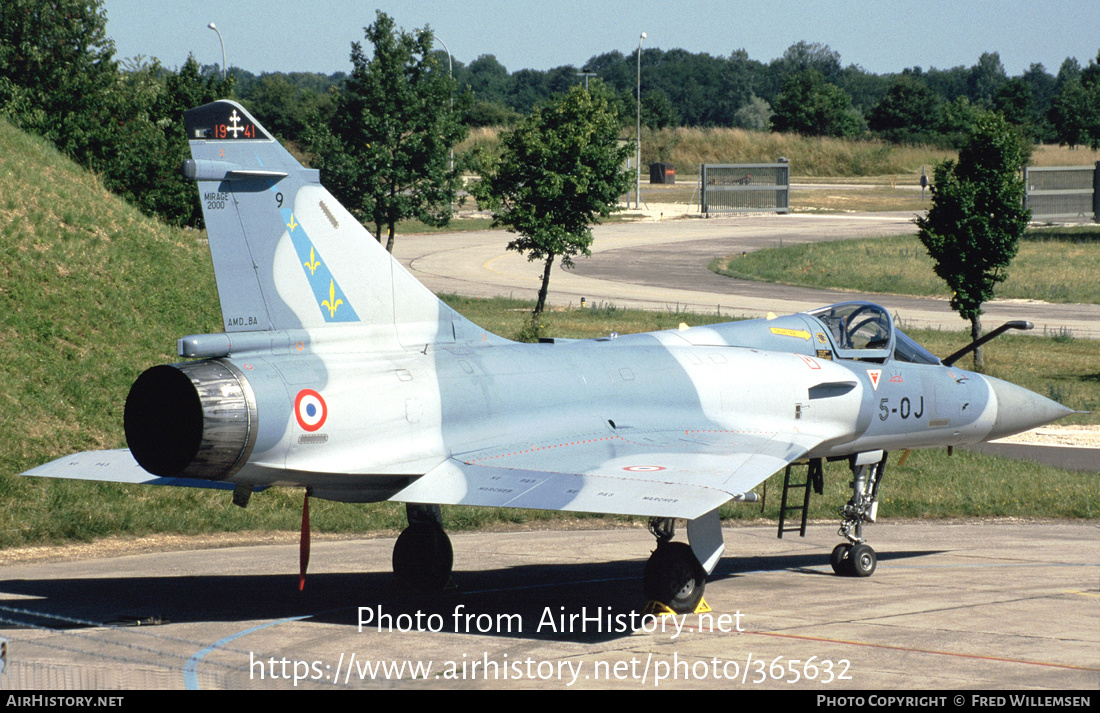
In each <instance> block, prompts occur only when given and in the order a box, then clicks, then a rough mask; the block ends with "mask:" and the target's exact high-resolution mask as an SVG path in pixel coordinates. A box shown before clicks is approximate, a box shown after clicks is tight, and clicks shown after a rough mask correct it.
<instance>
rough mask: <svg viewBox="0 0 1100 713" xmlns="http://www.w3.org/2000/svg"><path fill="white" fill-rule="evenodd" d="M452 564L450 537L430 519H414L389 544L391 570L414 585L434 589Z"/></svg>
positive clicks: (446, 576) (442, 584) (441, 585)
mask: <svg viewBox="0 0 1100 713" xmlns="http://www.w3.org/2000/svg"><path fill="white" fill-rule="evenodd" d="M453 565H454V549H452V547H451V538H449V537H447V533H446V532H444V531H443V528H442V527H440V526H439V525H438V524H436V523H434V522H414V523H412V524H411V525H409V526H408V527H406V528H405V529H404V530H402V531H401V534H400V535H399V536H398V538H397V542H395V543H394V545H393V573H394V574H396V575H397V576H398V577H400V578H401V579H403V580H405V581H406V582H408V583H409V584H411V585H413V586H414V587H416V588H417V589H422V590H424V591H428V592H438V591H440V590H442V589H443V588H444V587H445V586H447V582H448V581H449V580H450V578H451V567H452V566H453Z"/></svg>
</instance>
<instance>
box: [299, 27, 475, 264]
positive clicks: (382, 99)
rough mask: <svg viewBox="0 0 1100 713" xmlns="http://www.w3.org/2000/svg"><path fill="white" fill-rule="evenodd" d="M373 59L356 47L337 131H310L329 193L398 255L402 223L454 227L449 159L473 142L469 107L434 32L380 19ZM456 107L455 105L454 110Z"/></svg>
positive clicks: (337, 110) (454, 179)
mask: <svg viewBox="0 0 1100 713" xmlns="http://www.w3.org/2000/svg"><path fill="white" fill-rule="evenodd" d="M365 37H366V39H367V40H368V41H369V42H370V43H371V44H372V45H373V46H374V56H373V57H371V58H368V57H367V56H366V55H365V54H364V53H363V48H362V46H361V45H360V43H358V42H354V43H352V46H351V62H352V66H353V69H352V73H351V76H349V77H348V79H347V82H346V84H345V85H344V88H343V90H342V91H340V92H339V93H338V94H337V96H336V98H335V101H334V107H333V116H332V119H331V120H330V121H329V123H328V126H327V127H315V128H314V129H312V130H311V131H310V132H308V133H307V135H306V138H307V142H308V144H309V146H310V148H311V149H312V150H313V151H314V152H315V153H316V154H317V158H316V159H315V160H314V162H313V165H314V166H315V167H316V168H319V169H321V171H322V176H323V177H324V179H325V185H326V186H327V187H328V189H329V190H331V191H332V193H333V194H334V195H335V196H336V198H338V199H339V200H340V201H341V202H343V203H344V205H346V206H347V207H348V209H349V210H350V211H351V212H352V213H353V214H354V215H355V216H356V217H357V218H359V219H360V220H363V221H365V222H369V223H372V224H373V225H374V228H375V236H376V237H377V238H378V241H379V242H382V240H383V239H382V236H383V234H386V236H387V238H386V240H385V245H386V249H387V250H389V251H391V252H392V251H393V241H394V230H395V227H396V225H397V223H398V222H399V221H402V220H407V219H410V218H415V219H418V220H421V221H423V222H424V223H427V224H429V225H435V226H442V225H446V224H447V222H448V221H449V220H450V217H451V214H452V204H453V202H454V200H455V195H456V193H457V190H458V186H459V182H460V179H461V176H460V175H459V172H458V171H457V170H455V168H454V167H453V166H451V165H450V161H449V152H450V150H451V149H452V148H453V147H454V145H455V144H457V143H458V142H459V141H461V140H462V139H463V138H465V136H466V128H465V127H464V126H463V125H462V123H461V122H460V121H459V119H458V117H459V115H460V114H461V112H462V111H463V108H464V104H463V101H462V100H461V99H460V98H459V99H456V98H455V82H454V80H453V79H451V77H450V76H448V74H447V68H446V67H443V66H441V65H440V63H439V61H438V58H437V56H436V55H435V54H434V53H433V52H432V42H433V35H432V31H431V30H430V29H429V28H427V27H425V28H424V29H422V30H415V31H413V32H405V31H404V30H401V31H398V30H396V29H395V25H394V21H393V20H392V19H391V18H390V17H389V16H387V15H386V14H385V13H383V12H381V11H379V12H378V16H377V19H376V20H375V22H374V24H373V25H371V26H370V27H367V28H366V29H365ZM452 102H453V104H452Z"/></svg>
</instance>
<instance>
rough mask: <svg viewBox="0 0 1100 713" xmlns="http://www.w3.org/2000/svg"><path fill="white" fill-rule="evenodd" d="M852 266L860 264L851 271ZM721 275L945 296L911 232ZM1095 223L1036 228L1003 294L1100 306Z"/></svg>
mask: <svg viewBox="0 0 1100 713" xmlns="http://www.w3.org/2000/svg"><path fill="white" fill-rule="evenodd" d="M852 266H858V268H857V269H853V268H852ZM710 268H711V269H712V270H714V271H715V272H717V273H719V274H721V275H727V276H729V277H738V278H741V279H749V280H761V281H764V282H778V283H782V284H786V285H802V286H806V287H820V288H831V289H845V290H854V291H857V292H880V293H886V294H900V295H917V296H929V297H950V292H949V291H948V289H947V286H946V284H945V283H944V282H943V280H941V279H940V278H938V277H936V274H935V273H934V272H933V271H932V260H931V258H929V257H928V253H927V252H926V251H925V249H924V246H923V245H921V243H920V240H918V239H917V237H916V234H915V233H914V234H913V235H899V236H895V237H886V238H870V239H866V240H837V241H831V242H825V243H806V244H803V245H794V246H789V247H783V248H769V249H765V250H757V251H755V252H752V253H749V254H748V255H744V256H736V257H732V258H718V259H716V260H714V261H713V262H712V263H711V265H710ZM1097 275H1100V226H1082V227H1078V228H1037V229H1034V230H1032V231H1029V232H1028V234H1027V236H1026V237H1025V239H1024V240H1023V241H1021V243H1020V252H1019V254H1018V255H1017V256H1016V258H1015V259H1014V260H1013V261H1012V264H1011V265H1010V266H1009V268H1008V279H1007V280H1006V281H1005V282H1003V283H1002V284H1000V285H998V287H997V291H996V294H997V297H998V298H1001V299H1032V300H1042V301H1044V302H1056V303H1067V302H1069V303H1085V304H1100V281H1098V280H1097V279H1096V276H1097Z"/></svg>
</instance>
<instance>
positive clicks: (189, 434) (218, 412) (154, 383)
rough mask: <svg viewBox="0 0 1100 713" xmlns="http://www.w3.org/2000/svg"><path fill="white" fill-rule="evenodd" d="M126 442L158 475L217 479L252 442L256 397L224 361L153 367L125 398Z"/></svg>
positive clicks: (237, 463) (242, 458)
mask: <svg viewBox="0 0 1100 713" xmlns="http://www.w3.org/2000/svg"><path fill="white" fill-rule="evenodd" d="M123 420H124V424H125V428H126V443H127V445H129V447H130V452H131V453H132V454H133V456H134V460H136V461H137V462H138V464H139V465H140V466H141V467H142V468H144V469H145V470H147V471H149V472H150V473H152V474H153V475H158V476H161V477H165V478H167V477H180V478H202V479H205V480H222V479H224V478H227V477H229V476H230V475H232V474H233V473H235V472H237V470H239V469H240V468H241V467H242V466H243V465H244V464H245V463H246V462H247V461H248V456H249V455H251V453H252V447H253V446H254V445H255V443H256V431H257V429H256V399H255V396H254V395H253V393H252V388H251V386H249V384H248V380H247V379H245V378H244V374H242V373H241V372H240V371H238V370H237V369H236V368H235V367H234V366H233V365H232V364H230V363H229V362H225V361H221V360H206V361H196V362H187V363H183V364H166V365H162V366H154V367H153V368H151V369H148V370H146V371H145V372H144V373H143V374H142V375H141V376H139V377H138V379H137V381H135V382H134V385H133V386H132V387H130V394H129V395H128V396H127V397H126V412H125V416H124V419H123Z"/></svg>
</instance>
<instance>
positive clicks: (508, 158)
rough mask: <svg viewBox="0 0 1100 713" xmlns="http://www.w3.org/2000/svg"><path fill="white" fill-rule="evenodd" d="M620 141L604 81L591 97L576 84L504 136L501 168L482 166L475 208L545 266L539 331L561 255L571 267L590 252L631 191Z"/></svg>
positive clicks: (627, 150)
mask: <svg viewBox="0 0 1100 713" xmlns="http://www.w3.org/2000/svg"><path fill="white" fill-rule="evenodd" d="M618 137H619V119H618V117H617V115H616V114H615V112H614V110H613V109H611V108H610V105H609V102H608V98H607V94H606V90H605V89H604V88H603V85H602V83H600V82H592V84H591V91H585V89H584V87H583V86H580V85H577V86H574V87H573V88H572V89H570V90H569V92H568V93H567V94H565V95H563V96H559V97H557V98H555V99H553V100H551V102H550V103H549V104H547V105H545V106H540V107H537V108H536V109H535V111H534V112H533V113H532V114H531V115H530V116H529V117H527V118H526V119H525V120H524V121H523V122H521V123H520V125H519V126H517V127H516V128H515V129H514V130H512V131H510V132H508V133H506V134H504V135H503V136H502V137H501V157H500V160H499V162H497V163H494V164H492V165H483V166H482V167H481V181H479V182H478V183H476V184H474V185H473V187H472V188H471V190H472V192H473V193H474V195H475V196H476V197H477V200H478V204H479V205H480V206H482V207H485V208H489V209H491V210H492V211H493V226H494V227H504V228H506V229H507V230H508V231H509V232H511V233H515V234H516V235H517V236H518V237H516V238H515V239H514V240H512V241H511V242H510V243H508V249H509V250H515V251H517V252H519V253H526V254H527V259H528V260H531V261H534V260H544V261H545V264H544V267H543V272H542V286H541V287H540V288H539V296H538V302H537V303H536V304H535V310H534V313H533V314H532V324H533V325H534V326H535V327H536V329H537V327H538V325H539V318H540V315H541V314H542V310H543V307H544V306H545V305H546V293H547V289H548V287H549V284H550V271H551V269H552V267H553V265H554V261H555V260H556V259H557V258H559V257H560V258H561V264H562V266H563V267H567V268H568V267H572V266H573V257H574V256H576V255H589V254H591V252H590V250H589V246H590V245H591V244H592V228H591V226H592V225H594V224H597V223H599V220H600V218H605V217H607V216H609V215H610V214H611V213H612V211H615V210H618V205H617V204H618V200H619V197H620V196H621V195H622V194H624V193H626V192H627V191H628V190H629V189H630V185H631V180H632V178H633V174H631V173H627V172H624V171H623V165H624V162H625V161H626V159H627V158H628V157H629V156H631V155H632V154H633V151H634V147H633V146H632V145H630V144H624V145H620V144H619V140H618Z"/></svg>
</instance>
